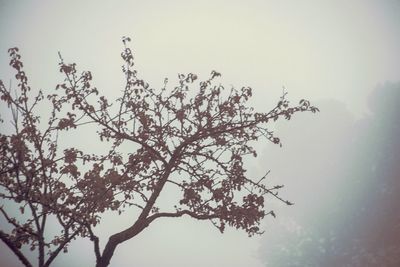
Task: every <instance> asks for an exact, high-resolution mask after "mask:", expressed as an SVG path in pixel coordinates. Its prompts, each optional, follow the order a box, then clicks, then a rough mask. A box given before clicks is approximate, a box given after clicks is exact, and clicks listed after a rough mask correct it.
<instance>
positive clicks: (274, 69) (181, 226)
mask: <svg viewBox="0 0 400 267" xmlns="http://www.w3.org/2000/svg"><path fill="white" fill-rule="evenodd" d="M399 25H400V2H399V1H395V0H385V1H378V0H376V1H372V0H366V1H362V0H359V1H357V0H352V1H344V0H340V1H317V0H315V1H311V0H308V1H296V2H294V1H261V0H259V1H247V2H243V1H201V2H199V1H196V2H195V1H147V2H146V3H143V2H141V1H118V2H117V1H114V2H111V1H109V2H106V1H85V2H83V1H57V2H56V1H41V2H40V3H39V2H28V1H20V2H17V1H5V0H0V79H2V80H3V81H5V83H6V84H7V83H8V81H9V79H10V78H11V77H12V72H11V71H10V70H11V69H10V68H9V67H8V62H9V59H8V56H7V49H8V48H10V47H13V46H18V47H19V48H20V49H21V54H22V57H23V61H24V66H25V70H26V72H27V75H28V77H29V79H30V81H31V87H33V88H43V89H44V90H45V91H46V92H51V90H53V89H54V88H55V85H56V84H57V83H58V82H59V81H60V80H61V79H62V77H61V75H60V74H59V71H58V60H59V59H58V54H57V52H58V51H61V53H62V55H63V57H64V59H65V60H66V61H68V62H76V63H77V64H78V68H79V69H80V70H91V71H92V72H93V75H94V83H95V85H96V86H97V87H98V88H99V91H100V92H101V93H102V94H105V95H107V96H110V97H111V98H115V97H117V96H118V94H119V93H120V92H121V90H122V87H121V86H122V85H123V75H122V72H121V68H120V65H121V60H120V57H119V54H120V52H121V48H122V43H121V37H122V36H130V37H131V38H132V39H133V42H132V43H131V47H132V49H133V52H134V56H135V62H136V67H137V68H138V70H139V75H140V76H141V77H142V78H144V79H146V80H147V81H148V82H149V83H150V85H151V86H152V87H155V88H158V87H160V86H161V85H162V82H163V80H164V78H165V77H168V78H169V79H170V80H171V83H173V81H174V79H175V80H176V77H177V73H187V72H194V73H197V74H198V75H199V76H200V78H206V77H208V74H209V73H210V71H211V70H214V69H215V70H217V71H219V72H221V73H222V75H223V76H222V79H221V83H223V84H225V85H226V86H227V87H228V88H229V87H230V86H231V85H233V86H235V87H239V88H240V87H241V86H247V85H249V86H251V87H253V90H254V99H253V102H252V103H253V105H254V106H255V107H256V108H257V109H259V110H260V111H267V110H268V109H269V108H271V107H272V105H273V104H274V103H275V102H276V100H277V99H278V97H279V96H280V94H281V92H282V86H285V87H286V88H287V89H286V90H287V91H288V92H289V99H292V100H293V101H298V100H299V99H300V98H306V99H309V100H311V102H312V103H314V104H316V105H319V106H320V108H321V113H320V114H318V115H311V114H302V115H301V116H300V117H299V118H294V119H293V121H290V122H289V123H282V124H278V125H277V129H276V130H277V133H278V134H279V135H282V136H281V137H282V142H283V144H284V147H283V148H279V147H276V146H270V145H267V143H266V142H265V143H263V144H260V146H259V147H260V152H261V153H259V154H260V157H258V158H257V159H256V160H255V161H254V162H252V163H251V169H250V170H249V172H250V173H252V174H253V175H254V176H261V175H263V174H264V172H265V170H266V169H271V183H278V184H281V183H283V184H286V187H285V188H284V190H282V194H283V195H284V196H285V197H287V198H288V199H290V200H293V201H294V202H295V203H296V205H295V206H293V207H281V206H279V205H278V204H276V203H274V202H273V201H271V202H268V201H267V202H266V205H267V208H266V209H267V210H268V209H269V208H270V207H271V208H276V209H277V211H278V212H277V215H278V218H277V219H276V220H272V219H271V218H268V219H266V220H265V222H264V225H265V231H266V232H265V234H264V235H263V236H262V237H254V238H247V235H246V234H245V233H243V232H237V231H235V230H232V229H228V230H227V232H226V233H225V234H223V235H221V234H219V232H218V231H217V230H216V229H215V228H213V227H211V226H210V225H209V223H207V222H197V221H194V220H189V219H185V218H183V219H181V220H172V219H171V220H168V219H165V220H162V221H159V222H157V223H155V224H154V225H151V227H149V228H148V229H146V230H145V231H144V232H143V233H142V234H141V235H139V236H138V237H137V238H135V239H132V240H130V241H129V242H127V243H124V244H123V245H121V246H120V247H118V249H117V252H116V254H115V256H114V258H113V259H112V262H111V266H133V265H135V266H143V267H152V266H154V267H155V266H177V267H179V266H199V267H200V266H211V267H213V266H215V267H217V266H249V267H261V266H265V264H267V258H268V259H270V261H272V260H273V261H275V263H276V264H277V265H269V266H280V265H278V264H281V263H280V261H281V259H282V257H283V256H282V255H286V254H284V253H283V254H282V251H281V250H277V249H276V247H274V246H273V245H278V246H280V247H285V246H287V245H288V244H290V242H291V241H293V242H292V243H294V242H297V241H298V240H299V239H298V238H299V236H300V237H301V238H303V237H310V236H311V237H313V238H318V241H315V242H319V241H320V239H321V238H325V239H328V238H330V236H329V234H330V232H329V230H328V229H333V230H335V231H339V233H335V235H336V236H339V237H338V238H342V239H340V240H344V239H343V238H344V237H343V236H344V235H346V233H347V232H340V231H342V229H347V226H348V225H351V224H352V223H355V222H360V221H367V222H368V221H369V220H371V224H372V225H375V224H378V225H379V224H381V221H380V220H377V219H376V220H375V219H372V218H373V217H374V218H377V217H378V215H379V214H376V215H371V216H369V215H367V212H366V211H363V212H362V211H360V209H362V208H363V207H364V208H365V209H368V208H369V207H373V208H374V210H375V211H376V210H379V207H381V206H382V205H383V206H384V207H389V206H390V205H389V206H388V204H382V203H384V202H385V201H389V200H391V198H387V197H385V196H386V195H385V196H381V197H379V194H377V193H376V192H378V191H379V190H381V187H380V186H382V185H381V184H380V183H377V182H375V180H374V179H375V178H376V177H378V175H377V174H376V173H382V176H384V177H385V178H387V179H388V180H385V181H386V182H385V183H386V188H389V189H390V185H393V184H395V182H394V181H396V180H395V178H396V175H395V173H396V172H395V171H394V169H390V168H388V167H387V166H386V165H385V163H384V162H386V161H385V159H386V158H387V157H389V156H390V157H392V159H391V160H392V161H396V160H397V161H398V154H395V153H394V150H390V148H392V147H393V146H395V145H396V144H398V143H396V138H395V135H393V133H394V132H395V131H397V133H398V128H397V129H393V128H391V125H392V126H393V125H396V121H395V116H394V115H393V114H395V113H394V112H395V111H398V109H397V110H396V109H394V111H393V110H392V111H388V110H386V109H387V107H388V106H391V107H393V106H396V105H395V104H396V103H398V102H399V101H397V102H396V99H398V98H397V97H398V96H399V94H396V92H397V91H395V90H397V89H387V88H398V86H397V83H396V82H397V81H399V80H400V74H399V72H398V70H399V69H400V53H399V47H400V27H399ZM387 81H389V82H390V81H391V82H392V83H385V82H387ZM385 88H386V89H385ZM371 99H375V100H376V101H373V100H371ZM386 99H390V100H392V101H394V104H393V103H392V104H388V103H387V102H385V101H386ZM0 110H1V113H2V114H3V112H5V109H4V107H3V106H1V107H0ZM385 114H390V116H389V115H388V116H386V115H385ZM397 122H398V121H397ZM397 125H398V123H397ZM316 132H318V134H317V135H316ZM383 137H384V138H383ZM82 138H83V139H84V138H87V139H88V140H90V137H89V136H87V137H84V136H83V137H82ZM71 139H72V138H66V139H64V141H63V142H65V145H71V144H70V142H72V140H71ZM387 140H391V142H388V141H387ZM87 146H88V147H89V148H91V149H94V150H95V149H99V145H98V144H97V143H96V142H94V141H92V142H90V143H88V144H87ZM388 149H389V150H388ZM371 154H374V155H371ZM370 155H371V156H370ZM391 164H393V163H391ZM365 166H368V168H366V167H365ZM390 166H392V165H390ZM390 170H391V171H390ZM383 174H385V175H383ZM382 179H383V178H382ZM390 179H392V180H390ZM378 185H379V189H377V188H375V187H376V186H378ZM371 187H372V188H373V189H371ZM389 189H387V190H389ZM368 192H374V194H373V196H371V194H368ZM394 194H395V193H394ZM374 203H380V204H374ZM268 205H270V206H268ZM374 205H376V206H374ZM357 212H359V215H355V214H358V213H357ZM368 214H375V213H369V212H368ZM384 214H386V213H384ZM112 219H113V218H106V219H105V221H104V223H103V225H101V226H100V228H99V231H100V232H101V234H102V239H103V240H104V241H105V238H106V237H107V236H108V235H109V234H111V233H113V229H114V228H115V227H116V226H118V225H128V224H129V221H128V220H127V219H126V218H125V219H123V220H122V219H120V220H118V221H115V220H112ZM393 220H394V221H395V219H393ZM371 224H368V223H365V224H364V226H363V227H365V228H366V229H376V228H374V227H372V226H371ZM388 225H389V226H390V225H393V223H392V221H390V222H389V223H388ZM368 227H370V228H368ZM371 227H372V228H371ZM287 229H289V230H287ZM351 229H352V228H351ZM346 231H350V228H349V229H348V230H346ZM366 232H368V230H360V233H359V234H358V233H357V234H356V233H355V234H354V237H360V238H361V239H362V240H366V239H368V235H366V234H365V233H366ZM296 240H297V241H296ZM371 240H372V239H371ZM373 240H375V241H374V242H378V241H376V240H378V239H376V238H375V239H373ZM379 240H380V241H379V242H383V241H382V239H379ZM104 241H103V242H104ZM313 242H314V241H313ZM313 242H311V245H312V247H314V249H315V247H316V245H315V243H313ZM323 242H325V241H323ZM371 242H372V241H371ZM393 242H394V241H393ZM271 243H272V245H271ZM350 245H352V243H351V242H350V241H349V243H348V244H346V246H350ZM346 246H345V248H346ZM371 246H372V248H374V247H376V245H375V244H373V245H371ZM3 248H5V247H4V245H3V244H0V259H1V261H2V262H1V263H2V264H3V265H6V266H7V264H9V266H10V267H11V266H19V263H16V264H15V262H16V260H15V259H14V256H13V255H12V254H11V252H8V251H7V250H6V249H3ZM301 251H302V253H303V254H304V255H311V256H310V260H311V263H310V264H311V265H310V266H318V265H312V264H315V262H318V261H321V260H322V261H323V260H327V259H326V258H321V253H318V252H316V251H313V252H310V251H309V248H306V247H302V248H301ZM292 252H293V251H292V250H291V251H290V253H292ZM288 255H289V254H288ZM293 259H294V260H297V259H298V258H296V257H293ZM299 259H304V257H303V258H301V257H300V258H299ZM93 263H94V257H93V252H92V247H91V244H90V243H89V242H87V241H84V240H78V241H76V243H75V244H74V243H73V244H72V245H71V252H70V253H69V254H67V255H66V256H62V257H60V259H59V260H58V261H57V262H56V264H55V265H54V266H56V267H57V266H60V267H61V266H67V265H68V266H90V265H93ZM13 264H14V265H13ZM282 266H285V265H282ZM287 266H292V265H287Z"/></svg>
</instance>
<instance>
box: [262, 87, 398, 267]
mask: <svg viewBox="0 0 400 267" xmlns="http://www.w3.org/2000/svg"><path fill="white" fill-rule="evenodd" d="M399 101H400V83H396V84H392V83H386V84H383V85H381V86H378V87H377V88H376V89H375V91H373V92H372V94H371V95H370V97H369V101H368V107H369V113H368V115H366V116H364V117H363V118H361V119H354V118H353V117H352V116H351V114H350V113H349V111H348V110H346V108H345V106H344V105H343V104H341V103H340V102H338V101H325V102H320V103H319V106H320V107H321V110H322V112H321V114H320V116H318V118H316V119H314V118H312V121H313V123H311V124H309V121H310V118H304V119H303V118H302V119H299V120H296V121H295V122H292V123H291V125H290V128H291V129H289V125H285V126H283V127H282V128H281V132H282V135H283V136H284V137H285V139H286V141H287V142H286V147H285V149H283V150H286V151H282V152H281V153H279V154H278V153H276V154H275V156H274V157H271V158H268V159H266V160H268V162H270V164H271V166H272V167H271V168H272V169H274V170H275V172H278V173H279V177H280V179H282V180H283V181H285V180H286V179H287V182H286V184H287V185H288V186H289V189H288V190H287V195H289V196H292V197H293V198H294V201H295V202H296V205H295V206H294V208H291V209H281V213H280V214H281V216H280V217H279V219H278V220H277V221H275V220H274V221H273V220H267V223H266V228H267V229H269V231H271V233H273V234H268V233H267V234H266V235H265V237H264V239H263V245H262V246H261V248H260V257H262V258H263V260H264V262H265V263H267V265H266V266H398V264H399V263H400V256H399V255H400V235H399V233H400V231H399V229H400V210H399V206H398V203H399V201H400V194H399V189H400V188H399V187H400V180H399V179H400V168H399V164H398V163H399V159H400V141H399V140H398V136H399V134H400V132H399V130H400V127H399V126H400V119H399V117H398V114H400V109H399V106H398V103H399ZM304 125H310V126H309V127H307V128H306V129H305V127H304ZM292 127H293V128H294V129H295V130H297V133H298V134H297V136H295V137H294V136H291V133H292V130H293V128H292ZM276 155H279V157H276ZM282 159H284V160H285V161H287V162H298V163H300V164H292V165H289V164H288V165H287V166H285V165H284V164H282ZM300 159H301V160H300ZM293 179H298V181H297V183H298V184H296V186H290V184H291V183H292V182H290V181H293ZM283 183H284V182H283ZM267 231H268V230H267Z"/></svg>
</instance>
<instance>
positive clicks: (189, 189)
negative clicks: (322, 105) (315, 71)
mask: <svg viewBox="0 0 400 267" xmlns="http://www.w3.org/2000/svg"><path fill="white" fill-rule="evenodd" d="M129 41H130V39H129V38H125V37H124V38H123V43H124V50H123V52H122V54H121V55H122V58H123V60H124V66H123V72H124V74H125V77H126V83H125V88H124V89H123V93H122V96H121V97H119V98H118V99H117V100H116V101H115V102H114V103H111V102H110V101H109V100H108V99H107V98H106V97H104V96H100V97H99V96H98V91H97V89H96V88H95V87H93V86H92V85H91V80H92V74H91V73H90V72H89V71H84V72H81V73H78V71H77V68H76V64H66V63H64V60H63V59H62V57H61V55H60V60H61V62H60V71H61V72H62V73H63V74H64V75H65V80H64V82H62V83H61V84H59V85H58V86H57V89H58V90H61V92H62V93H60V95H61V96H60V97H58V96H57V95H51V96H49V99H51V100H52V103H53V108H54V111H53V114H54V115H53V117H52V120H53V121H56V120H57V121H58V126H57V127H55V129H56V130H58V131H60V130H69V129H71V128H76V127H78V126H80V125H84V124H89V123H90V124H93V125H95V126H96V127H97V128H98V131H97V133H98V136H99V138H100V140H101V141H102V142H106V143H109V144H110V149H109V151H107V153H105V155H103V156H100V155H92V156H88V155H86V154H84V153H83V152H81V151H79V150H78V149H76V148H72V149H67V150H65V151H64V157H63V160H64V162H63V163H64V164H65V165H64V166H58V165H57V162H59V161H62V160H61V159H56V157H55V156H53V157H50V158H49V159H48V161H49V163H47V164H48V165H51V166H54V167H52V168H53V169H54V171H53V172H57V171H58V173H59V174H63V175H65V176H66V178H65V179H67V180H68V181H70V182H69V183H68V184H70V186H69V187H68V190H67V191H68V193H66V194H68V196H66V200H65V201H69V202H68V204H67V205H66V204H65V203H62V202H58V201H56V203H54V202H51V201H48V203H49V204H51V206H53V204H54V207H52V208H51V211H50V212H52V213H54V215H55V216H61V217H62V218H65V219H66V220H69V221H71V222H72V224H73V225H76V226H75V227H74V230H75V231H76V232H77V234H76V235H78V234H79V235H81V236H88V237H89V238H90V239H91V240H92V241H93V245H94V252H95V256H96V261H97V263H96V266H97V267H101V266H108V265H109V263H110V260H111V258H112V256H113V254H114V252H115V249H116V248H117V246H118V245H119V244H121V243H123V242H125V241H127V240H130V239H132V238H133V237H135V236H136V235H138V234H139V233H141V232H142V231H143V230H144V229H145V228H147V227H148V226H149V225H150V224H151V223H152V222H154V221H156V220H158V219H161V218H165V217H176V218H177V217H181V216H184V215H187V216H190V217H192V218H195V219H197V220H208V221H210V222H211V223H212V224H213V225H214V226H215V227H217V228H218V229H219V230H220V231H221V232H223V231H224V229H225V226H226V225H228V226H232V227H235V228H237V229H242V230H244V231H246V232H247V233H248V234H249V235H250V236H251V235H254V234H258V233H261V231H260V229H259V223H260V220H261V219H262V218H263V217H264V216H266V215H272V216H275V214H274V212H273V211H267V212H266V211H265V207H264V196H265V195H271V197H273V198H276V199H278V200H279V201H283V202H284V203H286V204H288V205H291V204H292V203H290V202H289V201H287V200H284V199H283V198H281V197H280V196H279V195H278V190H279V189H280V188H282V185H277V186H267V185H266V184H265V176H264V177H259V179H254V178H253V179H252V178H251V177H249V175H248V174H247V171H246V168H245V159H246V157H256V156H257V154H256V149H255V148H254V147H253V146H254V144H256V143H257V142H259V141H261V139H262V138H264V139H266V140H269V141H271V142H273V143H275V144H280V140H279V138H278V137H276V136H274V134H273V132H272V131H271V130H270V129H269V128H268V127H267V125H269V123H270V122H272V121H276V120H277V119H279V118H285V119H287V120H289V119H291V117H292V115H293V114H295V113H297V112H303V111H311V112H316V111H318V109H317V108H316V107H313V106H311V105H310V103H309V102H308V101H306V100H301V101H300V103H299V104H298V105H296V106H290V105H289V101H288V100H287V99H286V93H285V92H284V93H283V95H282V96H281V98H280V100H279V101H278V103H277V105H276V106H275V107H274V108H272V109H271V110H270V111H269V112H255V111H254V109H253V108H251V107H249V105H248V100H249V99H250V98H251V96H252V90H251V88H249V87H243V88H241V89H240V90H237V89H234V88H232V89H230V90H226V89H225V88H224V87H223V86H222V85H218V84H216V82H215V80H216V79H217V78H218V76H220V74H219V73H218V72H216V71H213V72H212V73H211V76H210V78H209V79H208V80H205V81H202V82H197V76H196V75H195V74H192V73H189V74H186V75H184V74H179V76H178V77H179V83H178V85H177V86H175V87H172V88H169V86H168V80H167V79H166V80H165V82H164V87H163V88H161V89H160V90H155V89H153V88H151V87H150V86H149V84H148V83H147V82H145V81H144V80H142V79H140V78H139V77H138V76H137V71H136V69H135V68H134V60H133V55H132V51H131V50H130V48H129V47H127V46H126V43H127V42H129ZM194 86H196V87H197V86H198V89H192V87H194ZM2 93H3V95H7V94H6V90H3V91H2ZM8 95H10V94H8ZM3 98H4V97H3ZM9 98H10V97H8V98H7V99H9ZM14 102H15V101H14ZM14 102H12V101H11V102H10V100H8V103H11V104H12V103H14ZM65 106H70V110H69V111H68V112H67V113H65V112H64V114H63V115H62V116H61V115H59V117H58V119H56V118H57V116H56V115H55V114H57V113H56V111H59V112H61V110H62V107H65ZM27 114H28V113H27ZM29 114H30V115H29V116H28V117H34V115H33V113H29ZM7 138H9V137H3V139H5V140H6V139H7ZM3 143H4V144H6V141H4V142H3V141H2V144H3ZM4 147H7V146H4ZM126 147H130V148H131V149H130V150H129V151H128V152H126ZM18 149H19V148H15V149H14V150H16V151H17V150H18ZM32 151H40V148H34V149H33V150H32ZM14 153H17V152H14ZM23 153H24V154H25V152H23ZM54 153H55V152H54ZM2 161H5V160H2ZM30 161H33V159H32V158H31V159H27V162H30ZM87 162H89V164H87V165H86V167H85V168H83V167H82V166H83V165H82V164H83V163H87ZM2 164H3V163H2ZM26 164H28V163H26ZM3 165H4V168H3V171H2V173H4V175H3V174H2V178H1V185H2V186H3V187H4V185H3V183H4V182H3V180H4V179H3V176H4V177H8V178H7V179H8V180H13V181H15V179H16V178H15V177H16V173H15V171H13V168H14V167H13V166H14V165H12V164H11V165H10V164H8V165H7V164H5V163H4V164H3ZM3 165H2V166H3ZM42 165H43V164H42ZM44 165H45V166H47V165H46V164H44ZM42 168H43V167H42ZM78 170H79V171H78ZM267 174H268V173H267ZM49 176H51V175H47V176H46V177H49ZM52 179H53V180H56V181H57V182H58V183H61V184H63V185H64V187H66V184H65V183H64V182H63V179H58V178H57V179H55V178H52ZM15 183H16V182H15ZM29 186H30V185H29V184H26V183H25V184H23V185H21V189H20V190H26V188H27V187H29ZM172 187H175V188H176V189H172ZM5 188H6V189H7V190H8V187H5ZM40 190H41V191H40V194H41V195H44V196H47V195H49V190H47V191H44V190H43V189H42V187H40ZM53 190H54V189H53ZM165 190H173V192H176V202H175V203H174V205H171V206H170V207H165V205H162V203H159V202H157V201H158V200H159V197H160V194H161V193H162V192H164V191H165ZM9 199H10V200H11V201H15V200H16V199H15V196H14V195H12V196H10V197H9ZM41 205H43V204H42V203H41ZM59 206H60V207H59ZM130 208H136V209H137V212H138V213H137V214H138V216H137V218H136V219H135V220H133V221H132V222H131V225H130V226H129V227H128V228H126V229H115V233H114V234H113V235H111V236H110V237H109V239H108V241H107V242H106V244H105V246H104V249H103V250H101V249H100V244H99V242H100V241H99V238H98V237H97V236H96V235H95V233H94V231H93V227H94V226H95V225H96V224H97V223H99V218H100V217H99V214H101V213H102V212H104V211H106V210H114V211H117V212H118V213H119V214H120V213H123V212H124V211H126V210H127V209H130ZM64 216H65V217H64ZM64 232H68V231H64ZM4 240H5V239H3V241H4ZM8 240H10V242H9V243H11V244H13V243H14V241H13V240H12V239H11V238H9V239H8ZM29 240H33V239H32V237H31V239H29ZM63 240H65V241H66V239H63ZM11 247H12V246H11ZM13 250H16V251H17V252H18V249H13ZM14 253H16V252H14Z"/></svg>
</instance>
